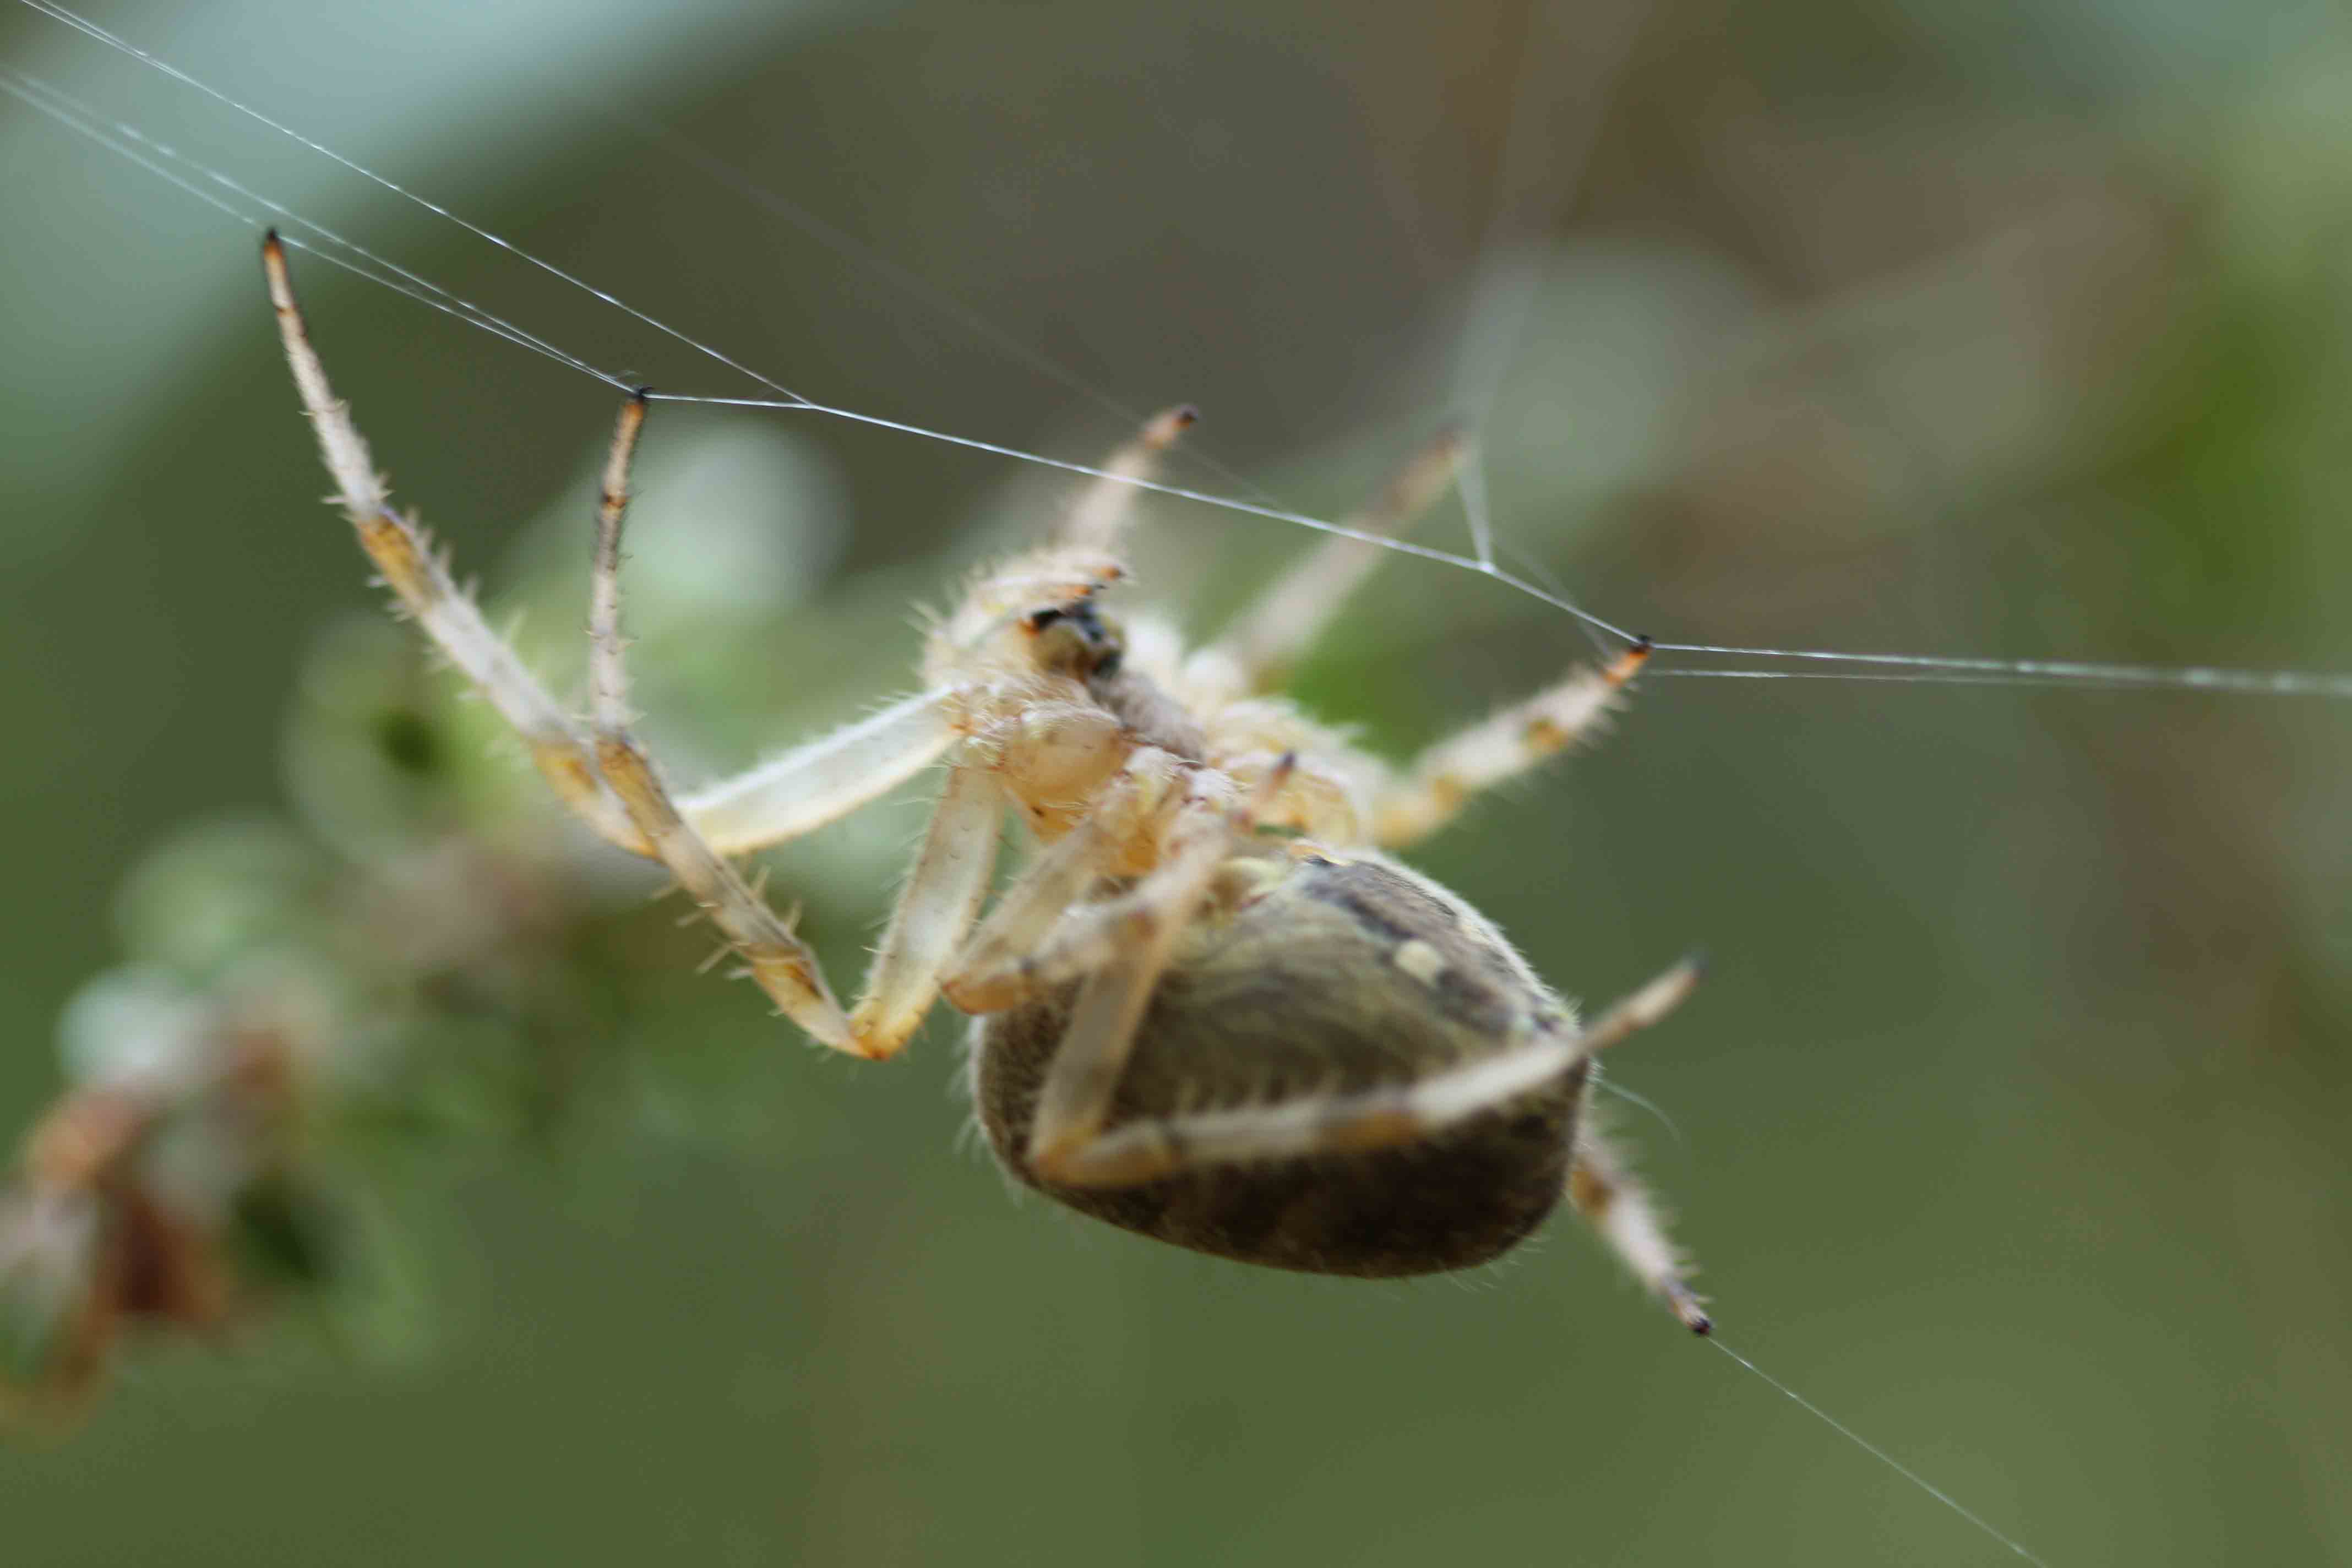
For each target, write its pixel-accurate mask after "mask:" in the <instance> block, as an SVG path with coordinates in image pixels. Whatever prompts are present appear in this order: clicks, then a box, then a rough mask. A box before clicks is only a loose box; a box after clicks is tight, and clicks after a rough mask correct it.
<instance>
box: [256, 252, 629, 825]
mask: <svg viewBox="0 0 2352 1568" xmlns="http://www.w3.org/2000/svg"><path fill="white" fill-rule="evenodd" d="M261 261H262V269H263V271H264V272H265V273H266V274H267V275H268V280H269V300H270V303H271V304H272V305H274V306H275V307H276V308H277V311H278V336H279V338H280V339H281V340H283V342H284V343H285V347H286V361H287V363H288V365H289V367H290V368H291V369H292V370H293V373H294V384H295V386H296V387H297V388H298V389H299V391H300V393H301V396H302V406H303V409H304V411H305V412H307V413H308V414H309V415H310V426H311V431H312V433H313V434H314V435H315V436H316V437H318V441H319V455H320V457H321V458H324V459H325V461H326V465H327V471H328V472H329V473H330V474H331V475H333V476H334V479H335V486H336V489H337V490H338V492H339V493H338V495H337V497H336V499H337V500H340V501H341V503H342V508H343V512H344V515H345V516H347V517H348V518H350V519H351V523H352V528H353V529H355V530H356V531H358V533H359V540H360V547H361V548H362V550H364V551H366V552H367V555H368V559H369V560H370V561H373V563H375V569H376V571H377V572H378V573H379V574H382V576H383V581H384V584H385V585H386V586H387V587H389V588H390V589H391V590H392V592H393V593H394V595H395V596H396V597H397V598H398V599H399V600H400V604H401V607H402V608H403V609H404V610H405V611H406V612H407V614H408V615H409V616H411V617H413V618H414V619H415V622H416V624H417V625H418V626H421V627H422V628H424V631H425V635H426V636H428V637H431V638H432V639H433V641H434V644H435V645H436V647H439V648H440V650H441V651H442V652H443V653H444V654H446V656H447V657H448V659H449V662H450V663H452V664H454V665H456V666H457V668H459V669H460V670H462V671H463V672H464V673H465V675H466V677H467V679H470V680H471V681H472V682H473V683H474V686H475V688H476V689H478V690H479V691H480V692H481V693H482V695H483V696H484V697H486V698H488V700H489V703H490V706H491V707H492V708H494V709H496V710H498V713H499V717H500V718H502V719H504V720H505V721H507V722H508V724H509V725H510V726H512V727H513V729H514V731H515V733H516V734H518V735H519V736H520V737H521V738H522V742H523V743H524V745H526V746H527V747H529V748H530V758H531V761H532V762H533V763H537V764H538V767H539V771H540V772H541V773H544V774H545V775H546V776H547V781H548V783H550V784H552V785H554V786H555V792H556V794H557V795H560V796H562V799H563V801H564V804H565V805H569V806H570V807H571V808H572V811H573V812H575V813H576V814H577V815H578V816H579V817H580V818H581V820H582V821H583V822H585V823H587V824H588V826H590V827H592V828H593V829H595V831H596V832H597V833H598V834H600V835H601V836H603V837H605V838H607V839H609V840H611V841H612V842H613V843H614V844H617V845H619V846H620V847H623V848H625V849H628V850H632V851H634V852H635V853H637V854H641V855H642V854H646V853H647V852H648V851H649V846H647V845H646V842H645V840H644V838H643V837H642V836H641V835H640V834H639V833H638V831H637V830H636V828H635V826H634V825H633V824H632V822H631V820H630V818H629V817H628V816H626V815H625V813H624V812H623V811H622V809H621V806H620V805H619V803H618V802H617V801H615V800H614V798H613V797H612V796H611V795H608V794H606V793H605V791H604V788H603V787H602V786H601V785H600V784H599V783H598V781H597V775H596V768H595V764H594V762H593V758H592V755H591V752H590V748H589V744H588V742H587V738H586V737H585V736H584V735H583V733H582V732H581V731H580V727H579V725H578V724H577V723H576V722H575V721H573V720H572V716H571V715H570V714H569V713H567V712H566V711H565V710H563V708H562V705H561V704H559V703H558V702H557V701H556V700H555V699H554V698H552V697H551V696H549V695H548V692H547V689H546V688H545V687H543V686H541V684H540V683H539V680H538V679H537V678H536V677H534V676H533V675H532V674H531V673H530V669H529V668H526V667H525V666H524V664H523V662H522V660H520V658H516V657H515V653H514V650H513V649H512V648H510V647H508V646H507V645H506V643H505V641H504V640H503V639H501V638H500V637H499V635H498V634H497V633H496V632H493V631H492V630H490V627H489V624H488V622H486V621H485V620H483V619H482V613H481V611H480V610H479V609H478V608H477V607H476V606H475V604H474V602H473V600H472V599H470V598H468V597H467V595H466V594H465V593H464V592H463V591H462V590H461V589H459V588H458V586H457V584H456V583H455V582H454V581H452V580H451V578H450V576H449V571H448V568H447V567H446V565H444V564H443V563H442V562H441V561H440V559H439V558H437V557H436V555H435V554H434V552H433V547H432V542H431V540H430V539H429V538H428V537H427V536H426V534H425V530H424V528H423V527H422V526H421V525H420V524H419V523H418V522H417V521H416V520H415V518H413V517H402V516H400V515H399V514H398V513H396V512H394V510H392V505H391V498H390V497H389V495H388V494H387V493H386V491H385V489H384V481H383V477H382V476H381V475H379V474H378V473H377V472H376V470H375V463H374V460H373V458H371V457H370V456H369V454H368V448H367V442H366V441H365V440H363V439H362V437H361V436H360V433H359V429H358V427H357V426H354V425H353V424H352V412H351V405H350V404H348V403H344V402H341V401H340V400H339V399H337V397H336V396H335V393H334V389H333V387H331V385H329V384H328V382H327V372H326V368H325V366H324V365H322V364H321V363H320V360H319V355H318V352H317V351H316V350H315V349H313V348H312V347H311V345H310V332H309V331H308V329H307V328H306V327H305V326H304V325H303V321H302V311H301V307H300V306H299V305H298V304H297V303H296V302H295V299H294V284H293V280H292V279H291V278H290V277H289V275H288V273H287V270H286V251H285V248H284V247H283V246H281V245H280V244H279V243H278V236H277V233H276V231H274V230H273V231H272V232H271V233H270V236H269V237H268V239H267V240H266V241H264V242H263V244H262V247H261Z"/></svg>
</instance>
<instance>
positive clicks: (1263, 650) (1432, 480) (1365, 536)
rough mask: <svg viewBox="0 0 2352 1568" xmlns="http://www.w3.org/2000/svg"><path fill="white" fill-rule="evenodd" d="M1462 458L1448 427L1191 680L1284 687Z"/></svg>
mask: <svg viewBox="0 0 2352 1568" xmlns="http://www.w3.org/2000/svg"><path fill="white" fill-rule="evenodd" d="M1461 460H1462V437H1461V435H1460V433H1459V432H1458V431H1453V430H1449V431H1446V432H1445V433H1444V435H1442V436H1440V437H1437V438H1436V439H1435V440H1433V441H1431V442H1429V443H1428V444H1427V445H1426V446H1424V447H1422V448H1421V450H1419V451H1417V452H1415V453H1414V454H1413V455H1412V457H1411V458H1408V459H1407V460H1406V461H1405V463H1404V465H1403V466H1402V468H1399V469H1398V470H1397V471H1396V473H1395V474H1393V475H1392V476H1391V478H1390V479H1389V481H1388V483H1387V484H1386V485H1385V486H1383V487H1382V488H1381V493H1380V496H1379V498H1378V499H1377V500H1374V501H1373V502H1372V504H1371V505H1370V506H1369V507H1367V508H1365V509H1364V510H1362V511H1361V512H1359V513H1358V514H1356V515H1355V516H1353V517H1351V518H1349V520H1348V522H1347V528H1348V531H1347V532H1346V533H1337V534H1329V535H1327V536H1325V537H1324V538H1323V539H1322V540H1320V541H1319V542H1318V543H1317V544H1316V546H1315V548H1314V549H1312V550H1310V551H1308V552H1307V554H1306V556H1305V557H1304V558H1303V559H1301V560H1300V561H1299V562H1298V563H1297V564H1296V565H1294V566H1293V567H1291V568H1290V570H1289V571H1288V572H1286V573H1285V574H1283V575H1282V576H1280V577H1277V578H1276V579H1275V581H1274V582H1273V584H1270V585H1269V586H1268V587H1267V588H1266V589H1265V592H1264V593H1262V594H1260V595H1258V597H1257V599H1256V600H1255V602H1253V603H1252V604H1251V605H1248V607H1246V608H1245V609H1244V610H1243V611H1242V612H1241V614H1240V615H1238V616H1234V620H1233V624H1232V625H1230V626H1227V627H1226V628H1225V630H1224V631H1223V633H1222V634H1221V635H1220V636H1219V637H1218V638H1217V640H1216V641H1215V642H1214V643H1212V644H1211V645H1210V646H1209V647H1205V648H1203V649H1202V650H1201V651H1200V652H1199V653H1198V654H1196V655H1194V656H1193V660H1192V664H1191V666H1190V667H1189V668H1188V669H1187V671H1186V674H1187V678H1188V679H1191V680H1193V681H1196V682H1198V683H1199V684H1201V685H1202V687H1203V688H1208V689H1216V690H1217V691H1219V692H1222V693H1224V694H1227V695H1233V696H1239V695H1241V694H1243V693H1245V692H1249V691H1263V690H1265V689H1270V688H1273V687H1276V686H1279V685H1281V684H1282V682H1283V681H1284V679H1286V678H1287V677H1288V675H1289V674H1290V671H1291V669H1292V668H1294V667H1295V666H1296V665H1297V663H1298V660H1299V659H1300V658H1302V657H1303V656H1304V655H1305V654H1306V652H1307V649H1308V648H1309V647H1312V646H1313V645H1314V643H1315V639H1316V638H1318V637H1320V636H1322V634H1323V630H1324V628H1325V627H1326V626H1329V625H1330V624H1331V620H1332V617H1334V616H1337V615H1338V614H1339V610H1340V608H1341V606H1342V605H1345V604H1346V602H1347V599H1348V596H1349V595H1350V594H1353V593H1354V592H1355V591H1356V589H1357V588H1358V587H1359V586H1360V585H1361V584H1362V583H1363V581H1364V579H1365V578H1367V577H1369V576H1370V575H1371V574H1372V569H1373V568H1374V567H1375V566H1377V565H1379V564H1380V560H1381V556H1382V555H1383V554H1385V553H1387V552H1386V551H1385V550H1383V549H1382V548H1381V544H1380V543H1379V541H1381V540H1383V539H1389V538H1392V537H1394V536H1395V535H1397V534H1400V533H1402V532H1403V531H1405V530H1406V529H1407V528H1409V527H1411V526H1412V523H1413V521H1414V520H1415V519H1417V518H1419V517H1420V516H1421V514H1422V513H1423V512H1424V511H1427V510H1429V508H1430V506H1431V505H1432V504H1433V502H1434V501H1435V500H1437V498H1438V496H1439V495H1440V494H1442V493H1443V492H1444V489H1445V487H1446V485H1447V484H1449V483H1451V482H1452V480H1453V479H1454V470H1455V468H1456V467H1457V466H1458V465H1459V464H1460V462H1461Z"/></svg>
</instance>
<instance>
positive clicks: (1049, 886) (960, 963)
mask: <svg viewBox="0 0 2352 1568" xmlns="http://www.w3.org/2000/svg"><path fill="white" fill-rule="evenodd" d="M1180 775H1181V764H1180V763H1178V762H1177V760H1176V759H1175V758H1174V757H1173V756H1171V755H1170V754H1169V753H1168V752H1163V751H1160V750H1159V749H1158V748H1156V747H1142V748H1139V749H1138V750H1137V751H1136V752H1134V754H1133V755H1132V756H1130V757H1129V759H1128V762H1127V763H1126V765H1125V766H1124V767H1123V768H1121V769H1120V771H1119V773H1118V776H1116V777H1115V778H1113V779H1112V780H1111V781H1110V783H1109V784H1106V785H1105V786H1104V787H1103V790H1102V793H1101V794H1100V795H1098V796H1097V798H1096V800H1095V802H1094V804H1093V805H1092V808H1091V809H1090V810H1089V811H1088V812H1087V815H1086V816H1084V817H1083V818H1081V819H1080V820H1079V822H1078V825H1077V826H1076V827H1073V828H1072V829H1071V830H1070V831H1069V832H1067V833H1066V834H1064V835H1063V836H1062V837H1060V838H1058V839H1056V840H1055V842H1054V843H1053V844H1052V845H1050V846H1048V847H1047V848H1046V850H1045V853H1044V854H1042V855H1040V856H1038V857H1037V858H1036V859H1035V860H1034V861H1033V862H1031V864H1030V866H1029V868H1028V869H1027V870H1025V871H1024V872H1023V873H1022V874H1021V877H1020V879H1018V880H1016V881H1015V882H1014V883H1013V886H1011V887H1010V888H1007V889H1005V890H1004V896H1003V898H1001V899H999V900H997V903H996V908H995V909H993V910H990V911H989V916H988V919H986V920H985V921H982V922H981V926H980V930H979V931H975V932H974V933H973V934H972V938H971V942H969V943H968V944H967V945H966V946H965V948H964V950H963V952H962V953H961V954H960V955H959V956H958V957H957V959H956V961H955V966H954V968H953V969H952V970H951V971H950V973H949V974H948V976H947V979H946V982H945V984H944V987H943V988H944V989H945V991H946V992H947V996H948V1000H949V1001H950V1003H952V1004H953V1005H955V1006H957V1007H959V1008H961V1009H962V1010H963V1011H964V1012H967V1013H994V1012H999V1011H1001V1010H1003V1008H1006V1007H1011V1006H1015V1005H1018V1004H1019V1003H1021V1002H1022V1001H1023V1000H1024V999H1025V998H1026V997H1028V996H1029V995H1031V994H1034V990H1035V989H1036V988H1035V987H1034V985H1031V984H1026V982H1025V975H1024V957H1025V956H1026V955H1028V954H1032V953H1034V952H1037V951H1038V950H1039V949H1040V948H1042V947H1044V946H1045V945H1046V943H1047V942H1049V941H1050V940H1051V938H1052V936H1053V934H1054V932H1055V930H1056V928H1057V927H1059V926H1061V925H1062V924H1063V923H1064V922H1066V921H1068V920H1069V919H1071V918H1072V915H1071V911H1072V910H1073V909H1074V908H1078V907H1081V906H1083V905H1084V901H1085V899H1086V896H1087V892H1088V890H1089V889H1092V888H1093V887H1094V885H1095V884H1096V883H1097V882H1098V881H1100V880H1101V879H1103V877H1104V876H1105V875H1106V874H1108V871H1109V870H1110V869H1111V868H1113V867H1115V866H1116V865H1117V864H1118V859H1119V857H1120V856H1121V854H1122V853H1123V852H1124V850H1125V848H1126V847H1127V845H1129V843H1131V842H1132V841H1133V840H1134V839H1135V838H1136V837H1138V836H1139V835H1140V834H1141V833H1142V831H1143V828H1144V826H1145V824H1146V822H1147V820H1148V818H1149V817H1150V816H1151V815H1152V813H1153V811H1154V810H1155V809H1156V807H1157V806H1158V805H1160V803H1162V802H1164V801H1165V800H1166V799H1167V798H1168V796H1169V792H1170V790H1171V788H1172V787H1173V785H1174V784H1175V783H1176V782H1177V780H1178V778H1179V777H1180Z"/></svg>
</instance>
